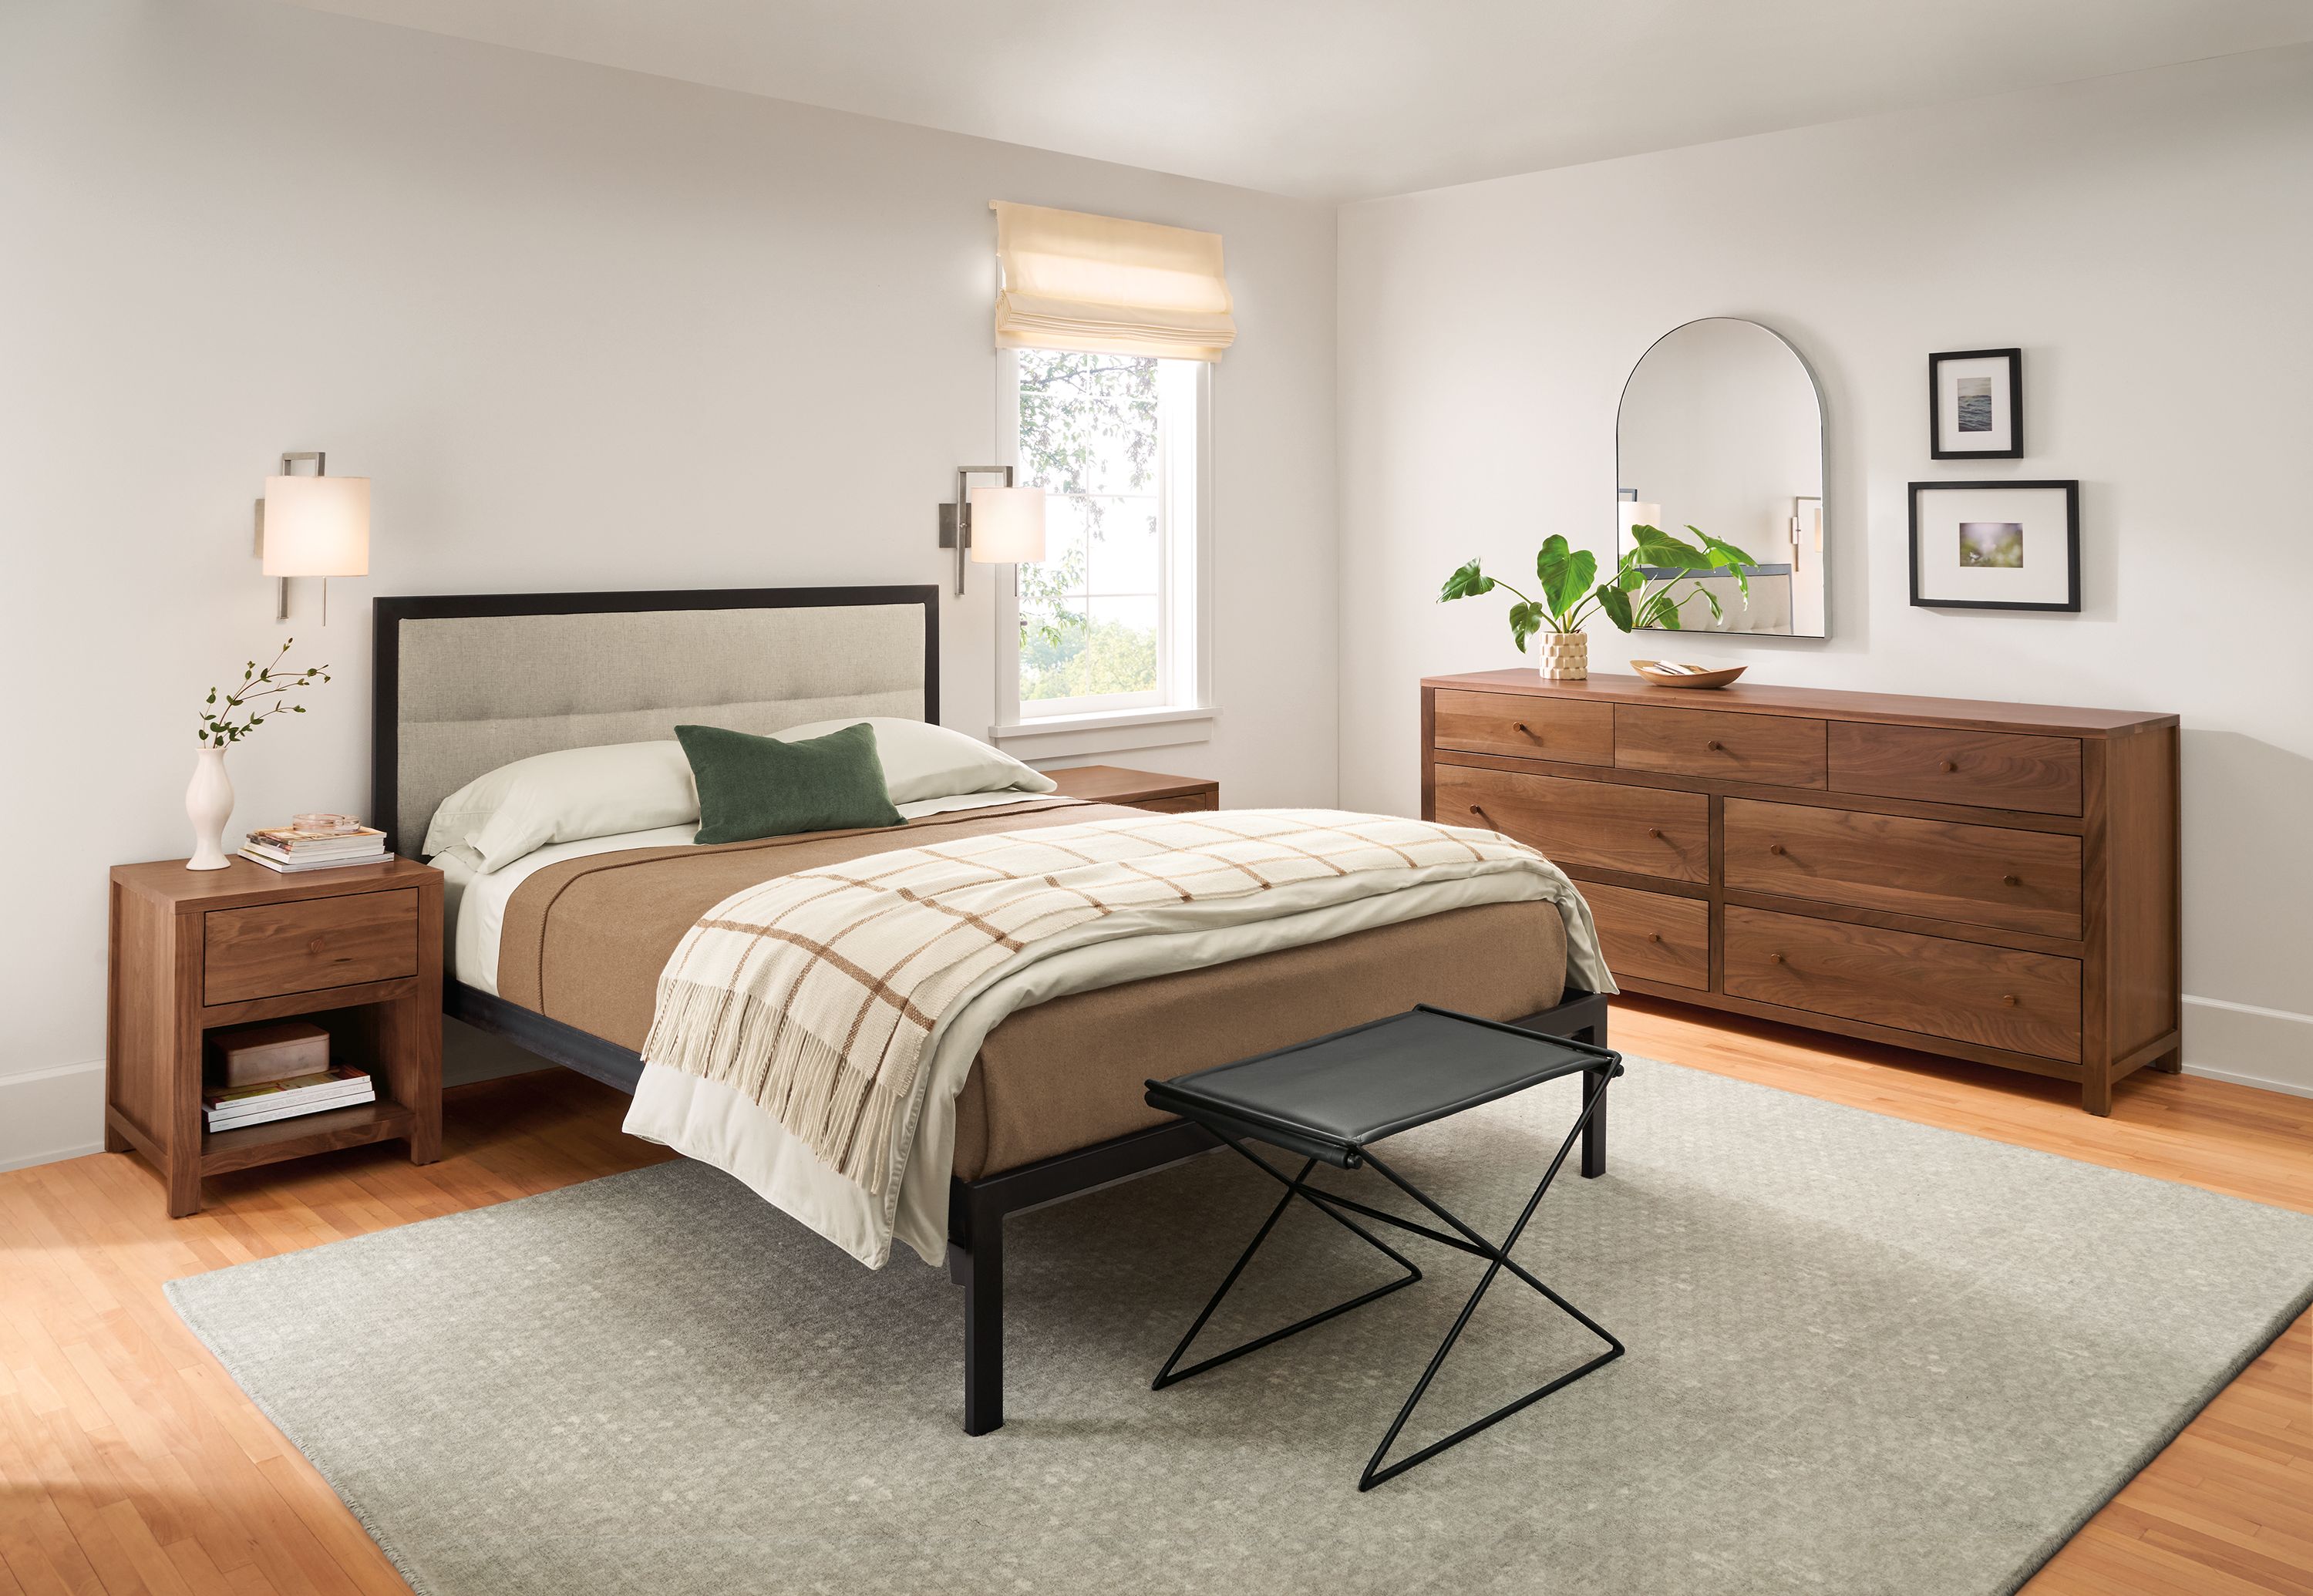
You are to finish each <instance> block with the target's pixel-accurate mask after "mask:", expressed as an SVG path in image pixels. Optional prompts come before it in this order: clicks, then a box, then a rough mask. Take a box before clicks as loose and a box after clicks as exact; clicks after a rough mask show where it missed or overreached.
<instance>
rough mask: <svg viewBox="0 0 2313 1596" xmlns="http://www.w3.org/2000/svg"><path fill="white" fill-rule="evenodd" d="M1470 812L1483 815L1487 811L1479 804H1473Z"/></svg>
mask: <svg viewBox="0 0 2313 1596" xmlns="http://www.w3.org/2000/svg"><path fill="white" fill-rule="evenodd" d="M1470 813H1471V814H1473V815H1476V816H1481V817H1482V816H1484V815H1485V813H1486V812H1485V811H1484V810H1483V809H1481V808H1480V807H1478V806H1477V805H1475V804H1472V805H1471V806H1470Z"/></svg>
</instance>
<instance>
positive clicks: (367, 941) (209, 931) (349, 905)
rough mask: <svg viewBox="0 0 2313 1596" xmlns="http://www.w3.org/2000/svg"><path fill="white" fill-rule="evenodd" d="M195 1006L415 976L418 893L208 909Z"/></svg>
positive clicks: (362, 894)
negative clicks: (245, 907)
mask: <svg viewBox="0 0 2313 1596" xmlns="http://www.w3.org/2000/svg"><path fill="white" fill-rule="evenodd" d="M203 918H204V920H205V921H206V925H205V927H204V935H203V945H202V950H201V1001H203V1002H204V1003H207V1004H209V1005H212V1006H214V1005H216V1004H219V1003H239V1002H243V1001H247V1000H249V999H251V998H269V997H276V996H278V995H280V994H281V993H283V992H318V991H321V990H322V989H323V988H326V987H331V986H353V985H356V984H358V983H362V982H365V981H391V980H393V979H395V978H396V977H397V976H402V975H414V974H417V973H418V893H417V890H416V889H415V888H408V889H404V890H402V891H399V892H360V893H348V894H347V895H344V896H342V897H332V898H305V899H302V900H299V901H297V902H295V903H287V904H258V905H256V906H255V907H252V908H247V909H212V910H210V911H209V912H208V913H207V915H205V916H204V917H203Z"/></svg>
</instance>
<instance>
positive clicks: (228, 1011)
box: [104, 859, 442, 1217]
mask: <svg viewBox="0 0 2313 1596" xmlns="http://www.w3.org/2000/svg"><path fill="white" fill-rule="evenodd" d="M441 1009H442V876H441V872H439V871H438V870H435V869H432V868H430V867H428V866H426V865H422V864H418V863H415V862H413V861H411V860H405V859H389V860H381V861H379V862H377V863H374V864H361V865H348V866H347V867H345V868H344V869H328V870H314V871H310V872H305V873H301V874H296V875H282V874H276V873H275V872H273V871H271V870H268V869H264V868H263V867H261V866H259V865H254V864H250V863H247V862H246V861H242V860H236V861H234V863H233V865H232V866H231V867H230V868H228V869H223V870H212V871H199V872H195V871H190V870H187V869H184V868H183V865H182V863H181V861H178V860H167V861H163V862H161V863H157V864H140V865H119V866H115V867H114V869H113V871H112V949H111V991H110V1001H109V1004H108V1015H107V1018H108V1024H107V1027H106V1061H105V1116H104V1144H105V1146H106V1147H107V1148H108V1149H109V1150H110V1151H114V1152H126V1151H129V1150H131V1149H132V1148H133V1149H134V1150H136V1151H138V1152H141V1153H143V1154H144V1155H145V1158H146V1159H148V1160H151V1162H152V1164H153V1166H154V1168H156V1169H158V1170H159V1171H160V1173H161V1177H162V1179H163V1182H164V1183H165V1184H166V1186H167V1188H168V1198H169V1212H170V1213H171V1215H174V1216H178V1217H181V1216H183V1215H185V1214H188V1213H191V1212H196V1211H197V1210H198V1208H199V1207H200V1201H201V1179H202V1177H204V1176H208V1175H222V1174H224V1173H227V1172H228V1171H231V1170H235V1169H248V1168H256V1167H257V1166H259V1165H263V1164H273V1163H278V1162H280V1161H281V1160H285V1159H296V1158H304V1157H307V1156H308V1155H310V1154H312V1153H317V1152H334V1151H338V1150H339V1149H341V1148H347V1147H362V1146H366V1145H368V1144H369V1143H371V1142H389V1141H397V1140H400V1141H407V1142H409V1157H410V1160H411V1162H413V1163H420V1164H426V1163H431V1162H433V1161H434V1160H435V1159H436V1158H438V1157H439V1156H440V1155H441V1145H442V1018H441ZM292 1016H297V1017H302V1018H309V1019H311V1020H312V1021H313V1022H314V1023H315V1024H317V1025H319V1026H321V1027H322V1028H323V1029H325V1030H327V1031H328V1032H329V1033H330V1057H331V1059H332V1061H333V1062H335V1063H345V1064H352V1065H356V1066H357V1067H359V1068H361V1069H364V1070H366V1071H369V1073H370V1075H371V1077H372V1079H373V1080H374V1083H375V1086H376V1089H377V1100H376V1101H374V1102H370V1103H356V1104H351V1105H348V1106H347V1107H339V1108H326V1109H323V1110H321V1112H320V1113H317V1114H305V1115H292V1116H290V1117H288V1118H285V1119H275V1120H268V1121H266V1122H265V1123H263V1124H253V1125H241V1126H238V1127H235V1128H234V1129H232V1130H226V1131H216V1132H211V1131H209V1130H208V1129H207V1128H206V1126H204V1125H203V1124H202V1115H201V1089H202V1067H203V1063H204V1057H203V1055H204V1053H205V1051H206V1047H205V1044H206V1041H207V1036H208V1033H209V1032H211V1031H215V1030H219V1029H222V1028H224V1027H228V1026H237V1025H243V1024H247V1023H249V1022H250V1021H252V1020H265V1019H283V1018H290V1017H292Z"/></svg>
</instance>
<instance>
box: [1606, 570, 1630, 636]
mask: <svg viewBox="0 0 2313 1596" xmlns="http://www.w3.org/2000/svg"><path fill="white" fill-rule="evenodd" d="M1598 607H1599V608H1600V609H1601V610H1604V611H1605V613H1606V619H1607V620H1609V621H1611V622H1614V624H1615V625H1616V626H1617V627H1619V628H1620V629H1621V630H1624V631H1628V630H1631V596H1630V595H1629V594H1627V593H1625V592H1623V589H1622V588H1621V586H1618V585H1617V584H1615V583H1613V582H1608V583H1605V584H1604V585H1602V586H1600V587H1599V589H1598Z"/></svg>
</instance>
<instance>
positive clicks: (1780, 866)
mask: <svg viewBox="0 0 2313 1596" xmlns="http://www.w3.org/2000/svg"><path fill="white" fill-rule="evenodd" d="M1724 824H1725V827H1726V833H1725V835H1726V854H1725V865H1724V868H1725V870H1726V880H1727V886H1728V891H1730V892H1772V893H1781V894H1783V895H1786V896H1790V897H1801V898H1816V899H1818V900H1820V901H1822V902H1824V903H1827V904H1851V905H1852V906H1854V907H1856V908H1858V909H1884V910H1886V911H1887V912H1889V913H1895V914H1921V915H1925V916H1927V917H1929V918H1930V919H1933V920H1957V921H1966V923H1968V924H1970V925H1991V926H2000V927H2002V928H2004V929H2006V930H2015V931H2037V932H2039V933H2040V934H2041V935H2043V936H2049V937H2078V936H2079V935H2080V839H2079V838H2078V837H2073V836H2062V835H2059V834H2057V833H2051V832H2019V831H2010V830H2008V829H2007V828H2005V827H2002V826H1992V825H1963V824H1960V823H1959V822H1957V821H1951V820H1908V819H1904V817H1902V816H1895V815H1866V814H1862V813H1860V812H1859V811H1855V810H1850V809H1819V808H1815V807H1807V806H1802V805H1799V804H1769V803H1762V802H1759V801H1758V800H1756V799H1753V798H1728V800H1727V807H1726V811H1725V822H1724Z"/></svg>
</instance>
